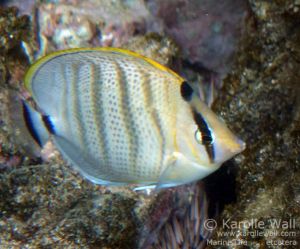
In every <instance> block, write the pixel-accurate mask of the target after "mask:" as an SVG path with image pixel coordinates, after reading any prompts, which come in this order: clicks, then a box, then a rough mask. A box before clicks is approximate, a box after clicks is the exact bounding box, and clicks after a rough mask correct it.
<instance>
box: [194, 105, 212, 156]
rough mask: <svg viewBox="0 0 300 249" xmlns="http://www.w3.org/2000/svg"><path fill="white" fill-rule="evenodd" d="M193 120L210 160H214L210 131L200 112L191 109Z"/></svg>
mask: <svg viewBox="0 0 300 249" xmlns="http://www.w3.org/2000/svg"><path fill="white" fill-rule="evenodd" d="M192 113H193V117H194V120H195V122H196V124H197V126H198V129H199V130H200V132H201V137H202V142H203V145H204V146H205V149H206V152H207V154H208V156H209V158H210V161H211V162H214V158H215V151H214V146H213V143H212V142H213V138H212V135H211V131H210V129H209V127H208V125H207V123H206V121H205V119H204V118H203V117H202V115H201V114H200V113H198V112H197V111H196V110H192Z"/></svg>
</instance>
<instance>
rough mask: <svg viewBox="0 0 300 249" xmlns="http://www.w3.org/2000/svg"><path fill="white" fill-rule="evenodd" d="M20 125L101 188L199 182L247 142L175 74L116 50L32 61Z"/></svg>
mask: <svg viewBox="0 0 300 249" xmlns="http://www.w3.org/2000/svg"><path fill="white" fill-rule="evenodd" d="M24 82H25V87H26V89H27V90H28V91H29V93H30V95H31V97H32V99H33V101H34V103H35V104H34V105H33V104H31V103H29V102H28V101H23V109H24V111H23V113H24V118H25V122H26V124H27V126H28V129H29V130H30V133H31V134H32V136H33V138H34V139H35V141H36V142H37V143H38V144H39V145H40V146H41V147H43V146H44V145H45V143H46V142H47V141H49V140H51V141H52V142H53V143H54V145H55V146H56V148H57V149H58V151H59V152H60V153H61V154H62V156H63V158H64V159H65V160H66V161H67V162H68V163H69V164H71V165H72V166H73V167H74V168H75V169H76V170H77V171H79V172H80V173H81V174H82V175H83V176H84V177H85V178H87V179H88V180H90V181H91V182H93V183H96V184H101V185H111V186H122V185H130V184H133V185H135V186H137V188H141V189H144V188H151V187H157V188H165V187H173V186H178V185H182V184H186V183H190V182H194V181H197V180H200V179H202V178H204V177H206V176H207V175H209V174H211V173H212V172H214V171H215V170H217V169H218V168H219V167H220V166H221V164H222V163H223V162H224V161H226V160H228V159H230V158H231V157H233V156H234V155H236V154H238V153H240V152H241V151H242V150H243V149H244V148H245V143H244V142H243V141H242V140H240V139H239V138H238V137H236V136H235V135H234V134H233V133H232V132H231V131H230V130H229V129H228V128H227V126H226V125H225V123H224V122H223V121H222V120H221V119H219V118H218V117H217V116H216V114H214V113H213V111H212V110H210V109H209V108H208V107H207V106H206V105H205V104H204V102H203V101H201V98H200V96H199V94H198V91H197V90H196V89H194V86H193V85H192V84H190V83H188V82H187V81H186V80H185V79H183V78H182V77H181V76H179V75H178V74H176V73H175V72H174V71H172V70H171V69H169V68H167V67H165V66H163V65H161V64H159V63H158V62H156V61H154V60H152V59H150V58H147V57H144V56H142V55H140V54H137V53H135V52H132V51H129V50H125V49H120V48H75V49H68V50H62V51H57V52H53V53H51V54H49V55H46V56H45V57H42V58H40V59H39V60H37V61H36V62H35V63H34V64H33V65H31V67H30V68H29V70H28V71H27V73H26V75H25V79H24Z"/></svg>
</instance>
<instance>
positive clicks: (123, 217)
mask: <svg viewBox="0 0 300 249" xmlns="http://www.w3.org/2000/svg"><path fill="white" fill-rule="evenodd" d="M220 2H222V1H216V0H214V1H205V0H200V1H196V0H194V1H193V0H192V1H184V0H178V1H177V0H174V1H170V0H168V1H156V0H148V1H145V2H144V1H142V0H134V1H96V0H89V1H76V0H61V1H32V0H26V1H14V0H12V1H2V2H1V5H0V247H1V248H22V247H24V248H25V247H29V248H76V247H79V246H80V247H82V248H138V247H139V246H141V245H144V244H143V243H141V242H140V241H147V236H153V238H152V240H150V241H151V243H148V244H147V245H146V247H147V248H168V247H167V246H168V245H169V246H171V245H172V246H173V248H181V247H182V244H183V242H182V240H181V239H178V238H176V234H177V235H178V234H179V232H178V231H179V230H180V228H178V226H179V227H180V226H181V227H184V226H186V224H189V223H188V222H183V220H188V218H189V217H190V216H189V217H188V216H186V215H187V214H188V213H189V210H194V211H195V210H198V212H196V215H194V216H193V217H190V218H193V219H196V220H197V219H198V221H200V218H199V217H200V216H203V212H205V210H201V208H197V209H196V208H195V205H198V204H199V203H200V204H201V203H203V194H201V193H202V191H203V189H205V192H206V194H207V199H208V202H209V205H210V206H211V207H213V209H212V210H209V214H208V215H209V216H211V217H213V218H215V219H216V224H217V226H216V227H215V226H213V227H208V228H212V229H211V230H212V231H211V232H212V237H211V238H210V240H208V241H206V242H205V243H201V244H200V243H198V242H199V241H197V242H196V239H194V237H195V236H196V237H197V234H195V233H196V232H195V231H198V230H197V229H198V228H197V229H195V227H193V229H190V230H186V228H184V229H183V228H182V230H181V231H184V233H185V234H183V236H189V238H191V239H190V240H189V242H188V243H190V244H189V245H187V248H192V246H194V247H195V248H200V247H203V246H206V245H207V246H208V248H224V247H225V248H299V243H300V241H299V240H300V234H299V232H300V214H299V213H300V171H299V167H300V163H299V160H300V158H299V151H300V98H299V96H300V83H299V80H300V70H299V69H300V29H299V24H300V23H299V22H300V21H299V20H300V2H299V1H298V0H286V1H281V0H276V1H252V0H249V1H242V0H240V1H238V0H230V1H226V4H224V3H222V4H221V3H220ZM12 6H17V7H12ZM18 9H19V10H18ZM78 46H79V47H82V46H122V47H125V48H128V49H132V50H135V51H137V52H139V53H142V54H145V55H146V56H149V57H151V58H153V59H155V60H158V61H159V62H160V63H162V64H164V65H167V66H169V67H172V68H173V69H175V70H176V71H178V72H180V73H181V74H182V75H184V76H185V77H187V78H188V79H189V80H191V81H194V82H196V81H201V84H203V85H204V86H206V85H210V84H212V82H213V83H214V87H215V90H216V93H217V97H215V99H214V102H213V106H212V108H213V110H214V111H215V112H216V113H218V114H219V115H220V116H221V117H222V118H223V119H224V120H225V121H226V123H227V124H228V125H229V126H230V128H231V129H232V130H233V131H235V132H236V133H237V134H238V135H239V136H240V137H241V138H243V140H244V141H245V142H246V143H247V149H246V150H245V151H244V152H243V153H242V154H241V155H239V156H237V157H236V158H234V159H232V160H230V161H229V162H227V163H225V164H224V165H223V166H222V168H221V169H220V170H219V171H218V172H216V173H215V174H213V175H211V176H209V177H208V178H206V179H205V180H204V181H203V182H202V183H198V184H195V185H192V186H185V187H182V188H174V189H168V190H164V191H162V192H160V193H158V194H155V193H152V194H151V195H147V194H146V193H144V192H134V191H132V190H131V189H130V188H105V187H102V186H96V185H93V184H91V183H89V182H87V181H86V180H84V179H82V178H81V176H80V175H78V174H77V173H76V172H74V170H73V169H72V168H70V167H69V166H67V165H66V164H65V163H64V162H63V161H62V160H61V159H60V157H59V155H57V154H55V155H54V156H53V157H52V159H50V161H48V162H46V163H45V162H43V161H42V160H41V158H39V157H36V156H33V155H31V154H28V151H27V149H26V148H27V147H28V146H30V141H28V140H26V139H24V134H23V132H22V129H21V127H19V126H16V123H14V122H13V120H14V119H15V117H16V116H18V115H21V114H22V113H21V111H20V110H19V112H18V109H15V108H16V106H17V105H15V103H14V102H17V98H16V96H17V95H18V94H19V95H22V96H24V95H26V92H25V91H24V89H23V86H22V83H23V82H22V80H23V76H24V73H25V71H26V69H28V67H29V65H30V59H32V60H33V59H34V58H38V57H39V56H42V55H43V54H46V53H49V52H51V51H54V50H57V49H64V48H69V47H78ZM24 51H26V53H27V54H26V53H25V52H24ZM209 89H210V88H209ZM25 141H26V142H25ZM24 143H27V145H26V146H24ZM203 186H204V187H203ZM197 203H198V204H197ZM178 210H180V213H181V214H182V215H181V216H182V217H183V218H182V217H181V218H178V219H177V221H178V222H179V224H178V226H174V215H175V214H178ZM216 213H217V214H218V215H216ZM198 216H199V217H198ZM178 217H179V216H178ZM206 218H207V217H206ZM224 220H225V221H228V220H230V221H232V222H233V223H230V222H229V223H227V224H229V227H228V226H226V225H225V226H224V225H222V224H223V221H224ZM274 220H276V221H282V222H283V221H287V222H288V221H292V222H294V223H292V224H289V225H287V226H282V225H279V227H274V223H272V221H274ZM177 221H176V222H177ZM201 221H203V217H202V220H201ZM172 222H173V223H172ZM234 222H236V223H237V226H235V223H234ZM259 222H260V223H259ZM158 224H160V226H159V227H160V228H159V229H157V230H156V233H159V234H163V235H164V237H163V238H162V236H159V235H157V234H156V235H153V233H151V232H149V231H154V232H155V226H158ZM170 224H171V226H170ZM258 224H263V226H258ZM294 224H295V226H293V225H294ZM164 229H165V230H164ZM170 229H171V230H172V229H173V230H172V231H169V230H170ZM176 229H177V230H176ZM178 229H179V230H178ZM199 229H200V228H199ZM147 232H149V233H147ZM228 232H231V233H228ZM174 236H175V237H174ZM193 236H194V237H193ZM162 239H163V241H164V242H163V243H161V240H162ZM193 241H194V243H195V244H193ZM168 243H169V244H168ZM196 243H197V245H196ZM284 243H290V245H287V244H284ZM196 246H197V247H196Z"/></svg>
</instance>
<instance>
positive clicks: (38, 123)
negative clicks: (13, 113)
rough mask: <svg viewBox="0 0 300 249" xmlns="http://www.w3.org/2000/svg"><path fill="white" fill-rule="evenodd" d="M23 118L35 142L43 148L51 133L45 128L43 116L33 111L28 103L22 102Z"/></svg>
mask: <svg viewBox="0 0 300 249" xmlns="http://www.w3.org/2000/svg"><path fill="white" fill-rule="evenodd" d="M22 105H23V117H24V120H25V124H26V127H27V129H28V131H29V133H30V134H31V136H32V138H33V139H34V140H35V142H36V143H37V144H38V145H39V146H40V147H43V146H44V145H45V144H46V142H47V141H48V140H49V132H48V130H47V127H46V126H45V123H44V120H43V116H42V115H41V114H40V113H39V112H38V111H36V110H35V109H33V108H32V107H31V106H30V105H29V104H28V103H27V102H26V101H24V100H22Z"/></svg>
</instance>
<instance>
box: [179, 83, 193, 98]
mask: <svg viewBox="0 0 300 249" xmlns="http://www.w3.org/2000/svg"><path fill="white" fill-rule="evenodd" d="M193 92H194V90H193V88H192V87H191V86H190V85H189V84H188V83H187V82H186V81H184V82H182V84H181V86H180V93H181V96H182V98H183V99H184V100H185V101H190V100H191V99H192V95H193Z"/></svg>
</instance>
